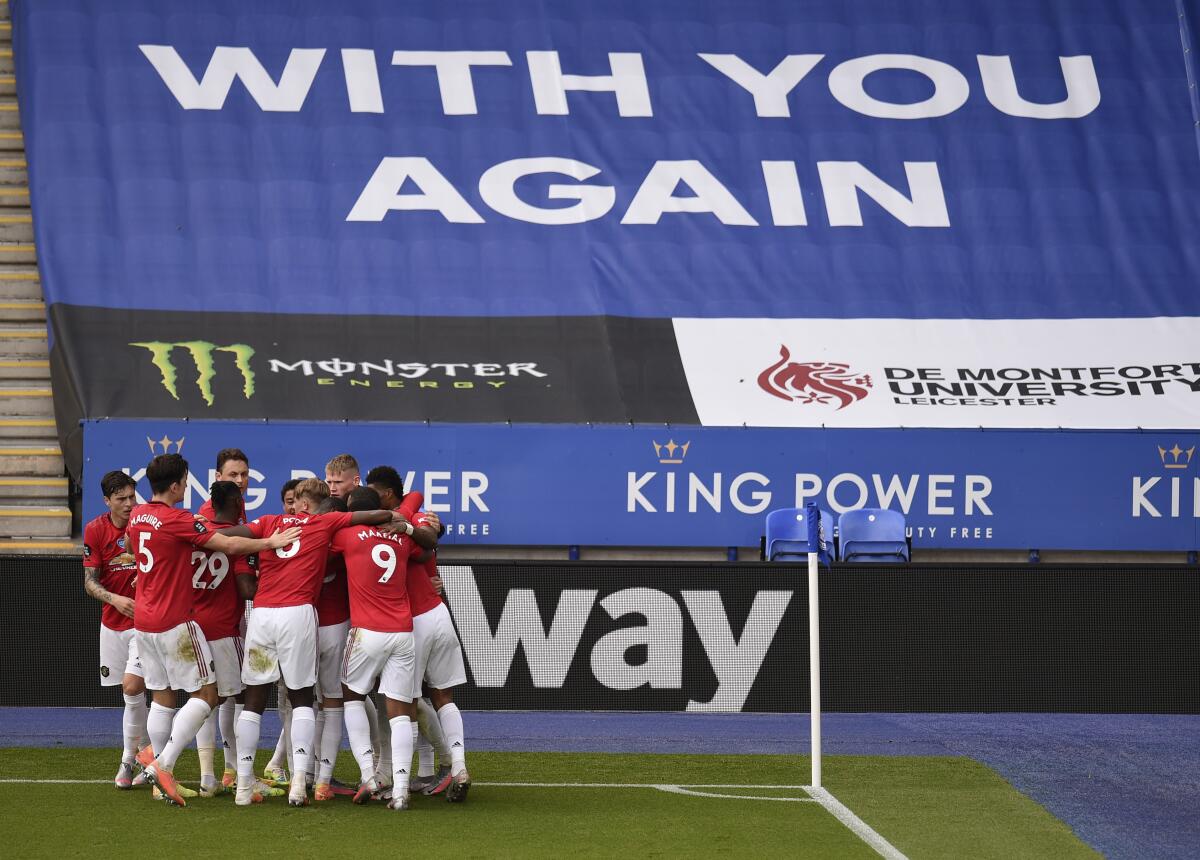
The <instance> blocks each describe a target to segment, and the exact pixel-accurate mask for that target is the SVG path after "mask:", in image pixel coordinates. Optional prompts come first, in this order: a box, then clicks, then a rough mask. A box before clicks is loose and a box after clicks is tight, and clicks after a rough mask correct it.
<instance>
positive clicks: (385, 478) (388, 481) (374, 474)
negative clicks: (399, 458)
mask: <svg viewBox="0 0 1200 860" xmlns="http://www.w3.org/2000/svg"><path fill="white" fill-rule="evenodd" d="M363 483H365V484H379V485H380V486H383V487H387V488H388V489H389V490H391V491H392V492H393V493H395V494H396V498H397V499H400V498H403V497H404V481H402V480H400V473H399V472H397V471H396V470H395V468H394V467H392V466H376V467H375V468H374V469H372V470H371V471H369V472H367V480H366V481H364V482H363Z"/></svg>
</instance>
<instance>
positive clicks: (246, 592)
mask: <svg viewBox="0 0 1200 860" xmlns="http://www.w3.org/2000/svg"><path fill="white" fill-rule="evenodd" d="M237 590H238V597H239V598H241V599H242V600H253V599H254V595H256V594H258V577H257V576H239V577H238V578H237Z"/></svg>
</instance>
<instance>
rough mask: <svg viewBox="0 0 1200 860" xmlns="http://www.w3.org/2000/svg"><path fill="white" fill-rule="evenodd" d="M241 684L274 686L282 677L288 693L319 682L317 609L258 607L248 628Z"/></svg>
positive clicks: (304, 606) (307, 605)
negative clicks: (272, 684)
mask: <svg viewBox="0 0 1200 860" xmlns="http://www.w3.org/2000/svg"><path fill="white" fill-rule="evenodd" d="M244 647H245V660H244V661H243V663H242V682H243V683H245V684H246V686H248V687H251V686H256V685H259V684H271V683H274V682H275V681H277V680H279V678H280V677H282V678H283V682H284V683H285V684H287V686H288V689H289V690H303V689H304V688H305V687H311V686H313V685H315V684H316V683H317V610H316V609H315V608H313V606H312V605H311V604H308V603H306V604H304V605H303V606H267V607H264V606H256V607H254V611H253V612H251V613H250V623H249V624H248V625H247V627H246V641H245V643H244Z"/></svg>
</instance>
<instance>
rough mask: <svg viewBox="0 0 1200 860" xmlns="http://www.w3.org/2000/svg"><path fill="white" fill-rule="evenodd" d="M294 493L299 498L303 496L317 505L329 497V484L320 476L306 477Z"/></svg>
mask: <svg viewBox="0 0 1200 860" xmlns="http://www.w3.org/2000/svg"><path fill="white" fill-rule="evenodd" d="M294 494H295V495H294V497H295V498H297V499H299V498H301V497H304V498H306V499H308V500H309V501H311V502H312V503H313V506H314V507H315V506H318V505H320V504H321V502H323V501H325V500H326V499H328V498H329V485H328V484H326V483H325V482H324V481H322V480H321V479H320V478H305V479H304V480H303V481H301V482H300V483H299V484H297V485H296V489H295V491H294Z"/></svg>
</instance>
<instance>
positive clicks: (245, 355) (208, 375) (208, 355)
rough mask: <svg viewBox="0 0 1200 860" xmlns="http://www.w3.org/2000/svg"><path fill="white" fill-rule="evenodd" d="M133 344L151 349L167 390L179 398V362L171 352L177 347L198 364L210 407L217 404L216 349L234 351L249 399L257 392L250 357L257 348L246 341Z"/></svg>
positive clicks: (198, 375) (198, 383) (200, 383)
mask: <svg viewBox="0 0 1200 860" xmlns="http://www.w3.org/2000/svg"><path fill="white" fill-rule="evenodd" d="M129 345H130V346H140V347H141V348H142V349H147V350H149V351H150V361H151V363H152V364H153V365H154V366H155V367H157V368H158V372H159V373H161V374H162V384H163V388H165V389H167V393H168V394H170V395H171V396H172V397H174V398H175V399H176V400H178V399H179V391H178V390H177V389H176V387H175V382H176V379H177V378H178V374H177V373H176V371H175V363H174V362H173V361H172V360H171V353H172V352H173V351H174V350H176V349H186V350H187V351H188V353H190V354H191V356H192V361H193V362H195V364H196V386H197V387H198V388H199V389H200V394H201V396H202V397H203V398H204V402H205V403H207V404H208V405H209V406H212V405H213V391H212V381H213V377H215V376H216V375H217V372H216V370H215V368H214V367H213V353H214V352H228V353H232V354H233V361H234V364H235V366H236V367H237V369H238V372H239V373H241V374H242V394H243V396H245V397H246V399H247V400H249V399H250V397H252V396H253V395H254V371H253V370H252V369H251V367H250V357H251V356H253V355H254V349H253V348H252V347H249V346H247V345H246V344H244V343H234V344H230V345H229V346H217V345H216V344H215V343H209V342H208V341H206V340H186V341H181V342H179V343H162V342H160V341H149V342H146V343H131V344H129Z"/></svg>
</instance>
